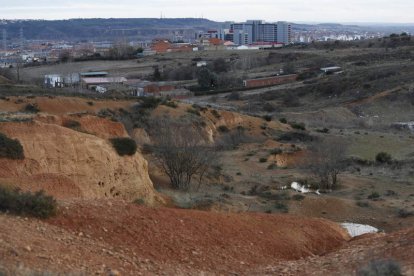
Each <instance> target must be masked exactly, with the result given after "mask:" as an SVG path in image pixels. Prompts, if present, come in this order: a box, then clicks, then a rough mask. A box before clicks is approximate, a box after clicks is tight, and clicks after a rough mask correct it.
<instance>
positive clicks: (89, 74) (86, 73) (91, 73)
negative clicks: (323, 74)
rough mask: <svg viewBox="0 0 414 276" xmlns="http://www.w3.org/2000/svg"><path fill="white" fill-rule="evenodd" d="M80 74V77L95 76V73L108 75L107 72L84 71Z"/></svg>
mask: <svg viewBox="0 0 414 276" xmlns="http://www.w3.org/2000/svg"><path fill="white" fill-rule="evenodd" d="M80 75H81V76H82V77H87V76H97V75H100V76H106V75H108V72H84V73H80Z"/></svg>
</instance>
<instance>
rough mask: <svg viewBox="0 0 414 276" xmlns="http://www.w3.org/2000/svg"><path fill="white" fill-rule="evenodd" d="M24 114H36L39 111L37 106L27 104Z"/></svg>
mask: <svg viewBox="0 0 414 276" xmlns="http://www.w3.org/2000/svg"><path fill="white" fill-rule="evenodd" d="M23 111H24V112H29V113H38V112H39V111H40V109H39V107H38V106H37V104H30V103H29V104H27V105H26V106H25V107H24V109H23Z"/></svg>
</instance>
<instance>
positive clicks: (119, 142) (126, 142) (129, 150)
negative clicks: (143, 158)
mask: <svg viewBox="0 0 414 276" xmlns="http://www.w3.org/2000/svg"><path fill="white" fill-rule="evenodd" d="M110 141H111V143H112V146H113V147H114V149H115V150H116V152H117V153H118V154H119V155H120V156H125V155H129V156H131V155H134V154H135V153H136V152H137V148H138V146H137V143H136V142H135V140H133V139H131V138H127V137H119V138H112V139H111V140H110Z"/></svg>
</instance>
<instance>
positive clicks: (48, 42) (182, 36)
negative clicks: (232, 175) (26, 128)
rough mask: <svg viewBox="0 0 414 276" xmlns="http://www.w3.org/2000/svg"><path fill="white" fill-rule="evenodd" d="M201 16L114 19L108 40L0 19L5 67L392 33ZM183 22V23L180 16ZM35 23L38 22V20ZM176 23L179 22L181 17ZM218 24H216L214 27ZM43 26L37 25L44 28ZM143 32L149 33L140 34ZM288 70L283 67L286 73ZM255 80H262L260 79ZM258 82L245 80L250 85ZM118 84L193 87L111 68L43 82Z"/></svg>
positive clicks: (136, 88) (166, 90) (100, 87)
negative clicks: (130, 22) (125, 22)
mask: <svg viewBox="0 0 414 276" xmlns="http://www.w3.org/2000/svg"><path fill="white" fill-rule="evenodd" d="M176 21H177V20H176ZM199 21H200V20H199ZM199 21H195V23H194V24H195V26H188V25H187V26H186V27H185V28H184V27H182V26H181V27H176V29H174V25H172V26H170V27H169V29H168V32H167V33H165V32H164V33H163V32H162V30H163V28H162V27H159V29H156V31H154V30H150V29H148V30H146V29H145V27H142V28H141V29H135V28H129V29H126V28H124V29H116V28H114V27H112V26H111V25H109V26H108V27H106V28H107V30H106V31H105V32H108V34H109V35H110V36H112V39H108V38H107V37H106V39H102V40H100V39H97V38H94V36H91V37H92V38H91V39H73V38H70V39H61V38H57V39H50V38H49V39H39V38H38V37H37V36H36V34H34V33H33V31H31V30H30V29H29V30H26V29H25V28H24V27H23V25H21V27H20V28H19V29H18V30H17V31H16V26H19V25H16V26H14V25H13V24H23V23H25V21H21V22H20V21H16V22H13V21H8V22H5V21H0V22H2V24H1V25H0V30H2V49H1V51H0V68H2V69H3V70H7V69H12V70H13V71H17V75H19V74H18V71H19V68H23V67H30V66H39V65H43V64H54V63H62V62H63V63H64V62H68V61H87V60H123V59H125V60H126V59H135V58H138V59H139V58H141V57H146V56H151V55H157V54H165V53H176V52H198V51H200V52H201V51H218V50H221V51H222V50H236V51H238V50H240V51H247V50H266V49H275V48H283V47H289V46H291V45H298V44H299V45H300V44H310V43H314V42H320V41H337V42H340V41H355V40H366V39H372V38H381V37H383V36H385V35H387V33H386V32H384V31H377V30H375V29H369V28H368V29H364V28H360V27H357V26H343V25H339V24H320V25H317V26H310V25H300V24H294V23H289V22H284V21H278V22H275V23H269V22H265V21H263V20H247V21H246V22H224V23H218V24H216V23H214V22H212V21H205V22H204V21H203V20H201V23H203V24H204V25H203V24H200V22H199ZM110 22H111V21H110ZM160 22H163V21H160ZM178 22H179V23H180V21H179V19H178ZM206 22H207V23H208V24H207V23H206ZM35 23H38V22H36V21H35ZM181 23H182V22H181ZM184 23H185V22H184ZM98 24H99V23H98ZM159 24H160V23H159ZM176 24H177V26H179V24H178V23H176ZM10 26H13V28H11V29H12V34H11V35H9V32H8V30H7V28H10ZM212 26H216V27H215V28H213V27H212ZM2 27H3V28H2ZM39 28H41V27H39ZM39 28H38V29H37V31H39V32H40V29H39ZM32 29H33V28H32ZM159 30H161V31H159ZM95 31H96V30H95ZM100 31H102V29H101V30H100ZM56 32H57V31H56ZM147 33H148V34H147ZM140 35H141V36H142V37H145V39H142V40H140V39H139V36H140ZM45 36H50V33H46V34H45ZM75 36H76V34H75ZM26 37H29V38H26ZM57 37H58V36H57ZM34 38H36V39H34ZM206 65H207V64H206V61H204V60H201V59H200V60H198V61H197V64H196V66H197V67H203V66H206ZM334 68H335V67H334ZM340 69H341V68H339V69H338V68H335V70H337V71H341V70H340ZM286 73H287V72H280V74H281V75H285V74H286ZM325 73H326V72H325ZM278 75H279V73H278V74H277V76H274V77H273V76H272V78H270V79H265V80H259V81H258V82H259V83H282V82H285V81H286V78H284V77H283V78H282V79H281V78H280V77H279V76H278ZM17 78H19V76H17ZM293 78H295V76H293ZM291 79H292V77H288V78H287V80H291ZM18 81H19V80H18ZM252 81H253V82H257V81H256V80H252ZM253 82H250V81H249V80H245V81H244V86H246V84H249V83H253ZM118 84H121V85H126V86H128V87H130V88H131V91H132V92H131V94H132V95H134V96H145V95H151V96H154V95H155V94H157V95H158V94H160V93H161V94H163V96H166V95H168V96H175V97H187V96H190V95H191V93H190V92H189V91H188V90H185V89H182V87H176V86H175V85H172V84H170V83H167V84H165V83H163V82H162V83H155V84H154V83H153V82H150V81H149V80H141V79H126V78H125V77H124V76H111V75H109V76H108V73H107V72H101V71H89V72H67V73H65V74H62V73H61V72H55V73H51V74H48V75H45V76H44V83H43V85H44V87H46V88H63V87H74V86H76V87H81V88H86V89H87V90H93V91H95V92H99V93H105V92H106V91H107V90H108V86H110V85H118ZM154 93H155V94H154Z"/></svg>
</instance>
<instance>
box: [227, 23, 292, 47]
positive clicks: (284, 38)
mask: <svg viewBox="0 0 414 276" xmlns="http://www.w3.org/2000/svg"><path fill="white" fill-rule="evenodd" d="M230 33H232V34H233V40H232V41H233V42H234V43H235V44H237V45H250V44H253V43H256V42H275V43H283V44H290V43H291V38H292V27H291V25H290V24H289V23H287V22H283V21H279V22H277V23H265V22H264V21H262V20H248V21H246V22H245V23H233V24H230Z"/></svg>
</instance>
